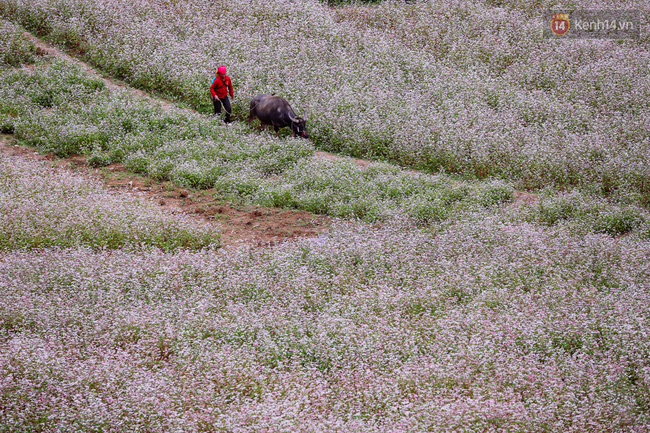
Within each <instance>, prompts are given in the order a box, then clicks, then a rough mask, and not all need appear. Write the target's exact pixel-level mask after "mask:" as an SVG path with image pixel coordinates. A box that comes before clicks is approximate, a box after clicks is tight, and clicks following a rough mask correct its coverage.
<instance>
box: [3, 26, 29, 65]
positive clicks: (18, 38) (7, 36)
mask: <svg viewBox="0 0 650 433" xmlns="http://www.w3.org/2000/svg"><path fill="white" fill-rule="evenodd" d="M35 60H36V45H34V42H32V41H30V40H29V39H27V38H26V37H25V36H24V35H23V34H22V32H21V30H20V28H19V27H17V26H15V25H13V24H11V23H9V22H7V21H5V20H2V19H0V68H1V67H18V66H20V65H21V64H24V63H34V61H35Z"/></svg>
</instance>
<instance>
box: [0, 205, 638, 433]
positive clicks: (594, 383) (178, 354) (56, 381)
mask: <svg viewBox="0 0 650 433" xmlns="http://www.w3.org/2000/svg"><path fill="white" fill-rule="evenodd" d="M649 259H650V244H649V243H648V242H641V241H639V240H638V239H634V238H632V237H628V238H618V239H614V238H612V237H610V236H608V235H589V236H584V237H583V236H580V237H578V236H573V235H571V234H570V233H569V232H567V231H566V230H562V229H544V228H540V227H537V226H534V225H530V224H526V223H519V224H509V223H505V222H504V221H500V220H499V219H494V218H485V219H484V220H482V221H481V222H472V223H465V224H457V225H454V226H453V227H451V228H448V229H446V230H444V231H442V232H440V233H438V235H437V236H431V235H429V234H427V233H425V232H421V231H419V230H418V229H416V228H413V227H411V226H409V225H404V224H401V225H400V224H399V223H393V224H390V225H387V226H385V227H384V228H381V229H371V228H368V227H364V226H360V225H354V224H353V225H347V226H341V227H339V228H337V229H335V230H333V233H332V234H331V235H330V236H328V237H327V238H325V239H319V240H318V241H314V240H304V241H300V242H295V243H288V244H284V245H283V246H281V247H278V248H276V249H271V250H248V249H241V250H238V251H237V252H235V253H231V254H222V253H219V252H214V251H213V252H210V251H205V252H198V253H191V252H179V253H176V254H164V253H162V252H160V251H159V250H150V251H148V252H146V253H144V254H135V253H130V252H123V251H120V250H118V251H115V252H108V251H104V252H93V251H91V250H88V249H84V248H80V249H72V250H64V251H62V250H42V251H34V252H15V253H5V254H3V256H2V261H1V262H0V269H1V271H0V290H1V291H2V296H1V297H0V302H1V303H2V306H1V314H2V316H1V317H2V343H1V344H2V350H1V351H0V387H1V389H2V392H1V393H0V403H1V405H0V408H2V409H1V410H2V412H0V415H1V416H2V420H3V422H2V427H0V428H2V429H3V431H188V432H191V431H314V432H316V431H345V432H349V431H358V432H370V431H373V432H379V431H396V432H402V431H403V432H413V431H431V430H436V431H440V430H444V431H451V430H454V431H458V430H461V431H580V432H584V431H645V428H646V427H647V426H648V422H650V412H649V407H650V406H649V405H650V394H649V393H648V386H649V385H650V365H649V361H648V360H649V359H650V340H649V339H648V320H649V317H648V315H649V314H650V313H649V311H648V308H647V307H648V289H649V287H648V282H649V281H650V278H649V277H650V275H649V272H650V269H649V267H648V263H650V261H649Z"/></svg>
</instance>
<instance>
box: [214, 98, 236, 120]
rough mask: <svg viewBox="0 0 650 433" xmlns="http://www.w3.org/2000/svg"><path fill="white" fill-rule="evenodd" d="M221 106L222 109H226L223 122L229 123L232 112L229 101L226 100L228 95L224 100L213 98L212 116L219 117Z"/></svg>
mask: <svg viewBox="0 0 650 433" xmlns="http://www.w3.org/2000/svg"><path fill="white" fill-rule="evenodd" d="M221 104H223V108H225V109H226V117H225V118H224V119H223V120H224V122H226V123H230V113H231V112H232V109H231V107H230V99H228V95H226V97H225V98H214V99H213V100H212V105H214V114H219V115H221Z"/></svg>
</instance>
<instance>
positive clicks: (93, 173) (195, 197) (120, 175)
mask: <svg viewBox="0 0 650 433" xmlns="http://www.w3.org/2000/svg"><path fill="white" fill-rule="evenodd" d="M0 152H1V153H2V155H6V156H13V157H18V158H29V159H33V160H39V161H50V162H51V163H52V165H53V166H55V167H58V168H59V169H61V170H69V171H72V172H75V173H78V174H82V175H85V176H88V177H92V178H95V179H99V180H101V181H102V182H103V183H104V184H105V185H106V187H107V188H108V189H109V190H113V191H115V192H120V193H127V194H129V195H131V196H135V197H137V198H139V199H141V200H146V201H150V202H153V203H155V204H157V205H158V206H159V207H160V209H161V211H163V212H170V213H174V214H184V215H186V216H187V217H188V218H191V219H195V220H197V221H200V222H202V223H207V224H215V225H218V226H219V227H220V228H221V235H222V245H223V246H224V247H225V248H232V247H236V246H238V245H241V244H242V243H245V244H250V245H252V246H258V247H263V246H273V245H276V244H278V243H280V242H283V241H286V240H289V239H295V238H301V237H317V236H319V235H321V234H324V233H326V232H327V231H329V227H330V225H331V218H328V217H326V216H323V215H314V214H312V213H309V212H305V211H296V210H285V209H277V208H266V207H262V206H255V205H249V204H244V203H241V202H235V201H232V200H226V199H225V198H223V197H222V196H221V195H220V194H219V192H218V191H215V190H191V189H187V188H179V187H177V186H175V185H173V184H172V183H171V182H156V181H154V180H152V179H150V178H147V177H143V176H139V175H136V174H133V173H131V172H129V171H128V170H126V169H125V168H124V166H123V165H122V164H111V165H109V166H107V167H102V168H92V167H90V166H89V165H88V163H87V160H86V157H85V156H83V155H72V156H70V157H67V158H58V157H56V156H54V155H53V154H47V155H43V154H40V153H39V152H36V151H35V150H34V149H33V148H30V147H25V146H19V145H16V144H15V143H14V142H13V140H12V138H11V137H10V136H3V137H2V138H0Z"/></svg>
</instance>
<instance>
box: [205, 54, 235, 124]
mask: <svg viewBox="0 0 650 433" xmlns="http://www.w3.org/2000/svg"><path fill="white" fill-rule="evenodd" d="M210 93H211V94H212V105H214V114H215V115H216V114H219V115H221V105H222V104H223V108H225V110H226V117H225V118H224V121H225V122H226V123H230V113H231V107H230V100H229V99H228V93H230V97H231V98H232V99H235V95H233V93H232V82H231V81H230V77H229V76H228V75H226V67H225V66H223V65H221V66H219V68H218V69H217V76H216V77H215V79H214V81H212V86H210Z"/></svg>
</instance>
